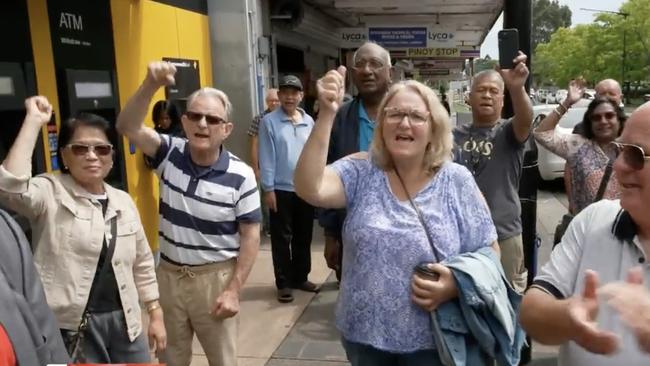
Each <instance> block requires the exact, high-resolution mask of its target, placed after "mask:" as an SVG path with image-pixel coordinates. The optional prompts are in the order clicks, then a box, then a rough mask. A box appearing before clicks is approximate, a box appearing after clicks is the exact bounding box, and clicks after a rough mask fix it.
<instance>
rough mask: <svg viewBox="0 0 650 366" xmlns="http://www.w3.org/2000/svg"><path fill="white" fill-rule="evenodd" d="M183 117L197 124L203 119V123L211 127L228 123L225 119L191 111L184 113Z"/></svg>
mask: <svg viewBox="0 0 650 366" xmlns="http://www.w3.org/2000/svg"><path fill="white" fill-rule="evenodd" d="M185 116H187V118H188V119H189V120H190V121H192V122H199V121H201V120H202V119H203V118H205V122H206V123H207V124H209V125H213V126H217V125H221V124H224V123H228V122H227V121H226V120H225V119H223V118H221V117H219V116H211V115H209V114H203V113H198V112H192V111H187V112H185Z"/></svg>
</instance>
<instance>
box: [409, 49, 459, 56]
mask: <svg viewBox="0 0 650 366" xmlns="http://www.w3.org/2000/svg"><path fill="white" fill-rule="evenodd" d="M406 56H408V57H439V58H447V57H448V58H454V57H460V50H459V49H458V48H451V47H445V48H442V47H439V48H430V47H428V48H409V49H408V50H407V51H406Z"/></svg>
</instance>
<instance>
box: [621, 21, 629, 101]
mask: <svg viewBox="0 0 650 366" xmlns="http://www.w3.org/2000/svg"><path fill="white" fill-rule="evenodd" d="M623 19H627V15H624V16H623ZM626 58H627V31H626V30H625V25H623V80H622V81H623V90H625V91H624V92H623V99H624V100H625V104H629V103H630V84H628V82H627V81H626V80H625V71H626V70H625V67H626V65H625V61H626Z"/></svg>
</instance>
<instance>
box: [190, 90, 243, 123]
mask: <svg viewBox="0 0 650 366" xmlns="http://www.w3.org/2000/svg"><path fill="white" fill-rule="evenodd" d="M204 96H205V97H212V98H214V99H216V100H218V101H220V102H221V104H222V105H223V108H224V109H225V110H226V119H227V120H228V121H230V117H231V116H232V104H230V100H229V99H228V96H227V95H226V93H224V92H222V91H221V90H219V89H215V88H210V87H205V88H201V89H199V90H197V91H195V92H194V93H192V94H190V96H189V97H187V109H190V105H192V103H193V102H194V100H195V99H196V98H198V97H204Z"/></svg>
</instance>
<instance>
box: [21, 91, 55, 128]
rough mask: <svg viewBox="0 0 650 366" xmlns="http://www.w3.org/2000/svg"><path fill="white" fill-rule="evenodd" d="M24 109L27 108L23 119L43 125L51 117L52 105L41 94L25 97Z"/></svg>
mask: <svg viewBox="0 0 650 366" xmlns="http://www.w3.org/2000/svg"><path fill="white" fill-rule="evenodd" d="M25 109H26V110H27V114H26V115H25V121H33V122H35V123H38V124H39V125H44V124H46V123H48V122H49V121H50V118H51V117H52V105H51V104H50V102H49V101H48V100H47V98H45V97H44V96H41V95H37V96H35V97H31V98H27V99H25Z"/></svg>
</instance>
